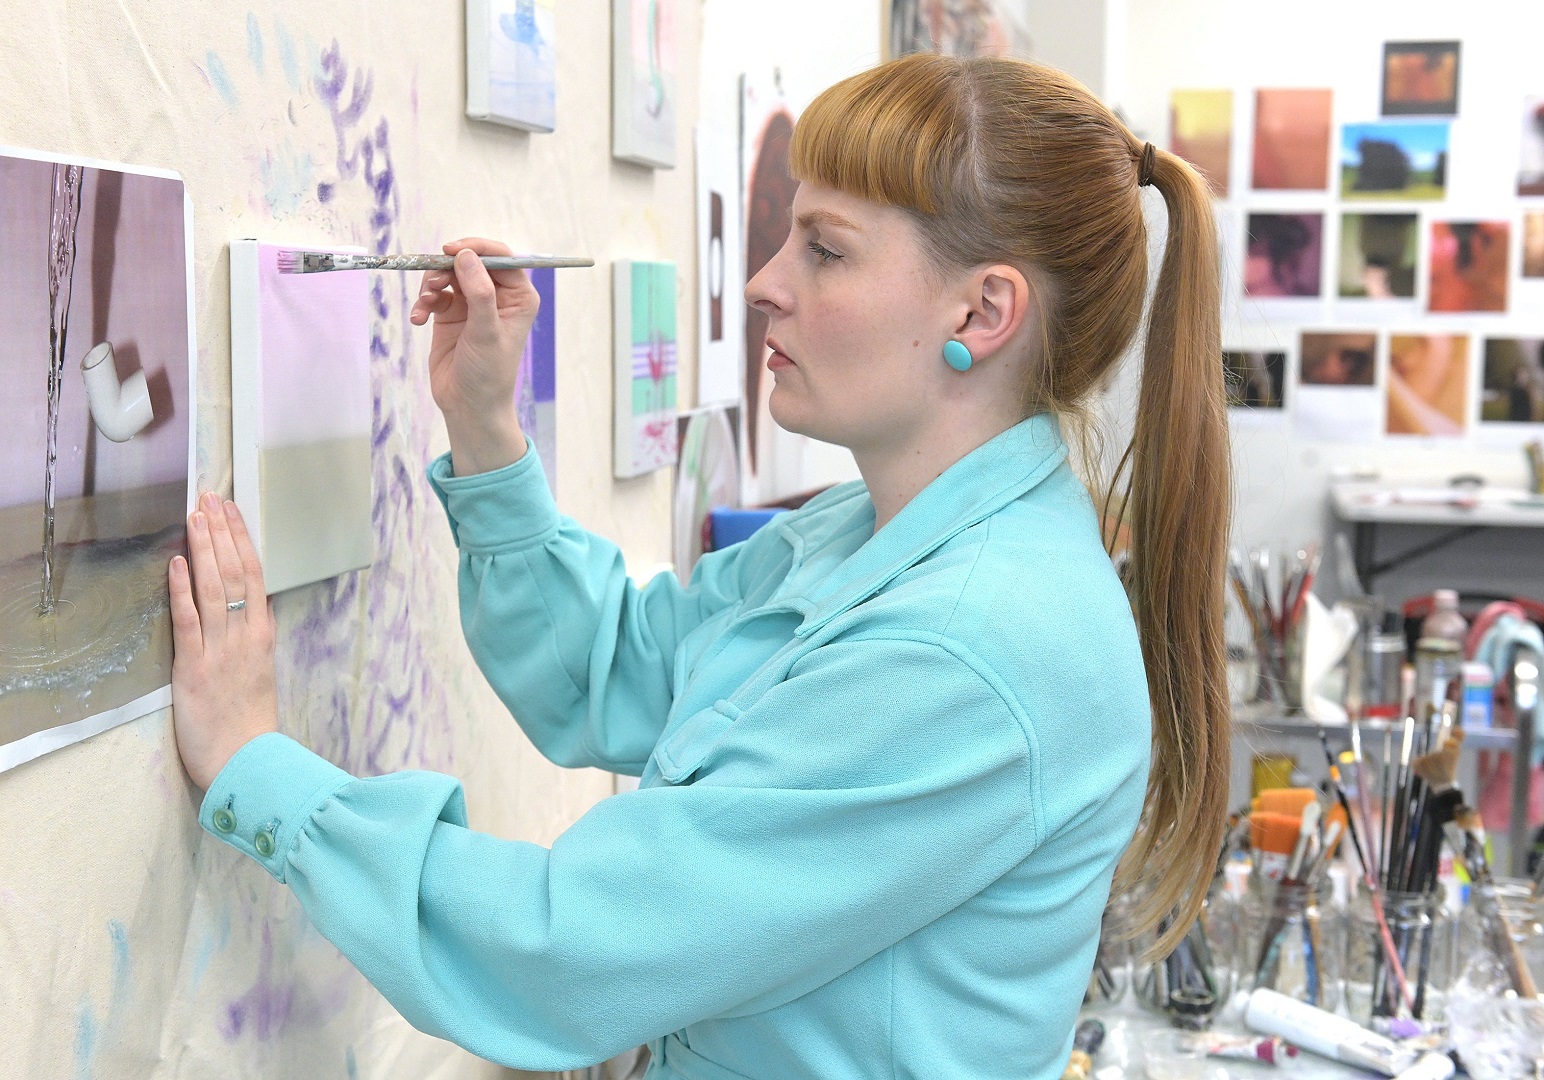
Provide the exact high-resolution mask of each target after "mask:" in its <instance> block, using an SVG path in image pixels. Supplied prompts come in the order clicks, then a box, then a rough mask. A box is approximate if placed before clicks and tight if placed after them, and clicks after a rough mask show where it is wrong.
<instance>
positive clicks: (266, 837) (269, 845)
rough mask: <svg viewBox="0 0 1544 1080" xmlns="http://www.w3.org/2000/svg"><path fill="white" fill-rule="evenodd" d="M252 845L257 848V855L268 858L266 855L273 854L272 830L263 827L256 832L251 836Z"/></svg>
mask: <svg viewBox="0 0 1544 1080" xmlns="http://www.w3.org/2000/svg"><path fill="white" fill-rule="evenodd" d="M252 846H253V847H255V848H256V849H257V853H258V854H259V855H261V856H262V857H263V858H265V859H266V858H268V856H270V855H272V854H273V831H272V830H271V829H264V830H263V831H262V832H260V833H258V834H257V835H256V836H255V837H253V838H252Z"/></svg>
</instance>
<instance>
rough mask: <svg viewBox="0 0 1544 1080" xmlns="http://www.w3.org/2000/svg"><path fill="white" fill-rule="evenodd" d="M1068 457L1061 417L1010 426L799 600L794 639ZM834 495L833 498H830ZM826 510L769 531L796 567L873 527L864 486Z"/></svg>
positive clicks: (780, 521)
mask: <svg viewBox="0 0 1544 1080" xmlns="http://www.w3.org/2000/svg"><path fill="white" fill-rule="evenodd" d="M1066 457H1067V444H1066V443H1065V442H1063V441H1062V437H1061V427H1060V425H1059V424H1058V422H1057V420H1056V417H1055V416H1054V415H1052V414H1050V413H1041V414H1039V415H1037V416H1032V417H1030V418H1029V419H1028V420H1024V421H1021V422H1020V423H1018V424H1016V425H1014V426H1013V427H1011V428H1009V429H1008V430H1007V431H1005V432H1003V433H1002V434H1001V435H998V436H997V437H996V438H994V439H992V440H990V441H989V442H987V443H985V444H983V445H981V446H979V447H977V448H976V449H975V450H972V451H971V452H970V453H969V454H966V455H965V456H964V457H963V458H961V459H960V460H959V461H957V462H955V463H954V464H953V465H951V466H950V467H949V468H948V469H947V470H946V471H945V472H944V473H943V475H942V476H940V477H938V479H936V480H934V481H933V482H932V483H931V484H929V485H928V486H927V487H925V488H923V489H922V491H921V492H919V493H918V494H917V495H916V496H915V497H914V498H913V499H912V500H911V501H910V502H909V503H907V504H906V505H905V506H904V507H902V508H901V512H900V513H898V514H896V515H895V517H894V518H892V519H891V520H890V521H889V523H887V524H886V525H885V527H884V528H882V529H880V530H879V531H878V532H877V533H875V534H874V535H873V536H872V537H870V538H869V539H868V540H867V541H865V542H864V544H863V546H862V547H860V548H859V549H858V550H857V551H855V552H853V554H852V555H851V556H849V557H848V558H847V559H845V560H844V561H843V562H842V563H841V565H839V566H838V567H837V568H836V569H835V570H833V571H832V572H831V573H830V574H829V575H827V576H826V577H824V578H822V579H821V580H820V581H819V582H818V583H816V584H815V585H814V586H813V587H812V588H810V589H809V590H808V591H807V592H806V593H805V595H804V596H803V597H802V599H803V600H804V601H805V602H806V604H808V605H810V606H809V607H806V606H805V604H800V605H798V606H799V607H800V608H802V609H804V622H803V623H802V624H801V625H800V626H799V628H798V630H797V631H796V634H797V635H798V636H799V637H808V636H809V635H810V634H813V633H815V632H816V631H817V630H819V629H820V628H821V627H823V626H824V625H826V623H828V622H830V621H831V620H832V619H834V618H836V617H837V616H838V615H840V614H842V612H844V611H847V610H849V609H850V608H852V607H854V606H856V605H858V604H860V603H862V602H863V601H865V600H867V599H868V598H869V597H871V596H873V595H874V594H875V593H877V592H879V591H880V590H881V589H883V588H884V587H885V586H886V585H888V584H889V583H890V581H891V580H893V579H894V578H895V577H896V576H897V575H898V574H900V573H901V572H903V571H904V570H906V569H907V568H908V567H911V566H914V565H915V564H917V563H918V562H920V561H921V560H923V559H924V558H926V557H927V556H928V555H930V554H932V553H933V552H934V551H936V550H937V549H938V548H940V547H942V546H943V545H944V544H945V543H947V542H948V541H949V540H950V539H952V538H953V537H955V536H957V535H958V534H959V533H961V532H963V531H964V530H965V529H968V528H970V527H971V526H972V525H975V524H977V523H978V522H980V521H983V520H985V519H986V518H988V517H990V516H991V515H992V514H994V513H996V512H997V511H998V510H1000V509H1002V508H1003V507H1004V506H1006V505H1007V504H1008V503H1010V502H1012V501H1013V500H1015V499H1017V498H1018V497H1019V496H1021V495H1023V494H1024V493H1025V492H1027V491H1029V490H1030V489H1031V488H1033V487H1035V485H1037V484H1039V483H1040V482H1041V481H1042V480H1044V479H1045V478H1046V477H1047V476H1049V475H1050V474H1051V472H1052V471H1053V470H1054V469H1055V468H1056V467H1057V466H1059V465H1060V464H1061V463H1062V462H1063V461H1064V460H1065V459H1066ZM833 494H835V493H833ZM843 495H844V496H845V497H837V498H835V499H833V500H832V501H831V503H830V504H829V510H828V512H827V513H821V514H811V515H805V514H788V515H781V516H780V517H779V518H774V519H773V522H772V525H773V526H774V527H776V528H778V530H779V531H780V532H781V533H782V534H783V536H784V537H785V538H786V539H787V540H788V542H789V543H790V544H791V545H792V546H793V549H794V557H795V560H796V562H797V561H802V555H803V553H804V552H805V551H806V550H810V549H812V548H814V547H817V546H819V545H820V544H821V543H822V542H823V541H825V540H828V539H829V538H830V537H831V535H832V534H833V526H834V525H835V526H838V527H837V528H836V529H835V530H834V531H835V532H840V531H845V529H846V528H852V527H855V526H857V525H859V524H860V523H862V522H866V523H867V525H866V527H868V528H872V527H873V521H874V507H873V502H872V500H871V499H870V498H869V496H868V492H867V490H865V489H864V488H863V486H862V484H861V483H860V484H855V485H853V487H852V490H851V492H850V494H849V493H843Z"/></svg>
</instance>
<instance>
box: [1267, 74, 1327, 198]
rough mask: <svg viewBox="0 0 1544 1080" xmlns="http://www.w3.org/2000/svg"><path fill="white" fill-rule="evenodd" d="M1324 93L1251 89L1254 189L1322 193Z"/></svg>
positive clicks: (1324, 177)
mask: <svg viewBox="0 0 1544 1080" xmlns="http://www.w3.org/2000/svg"><path fill="white" fill-rule="evenodd" d="M1332 100H1333V95H1332V91H1329V90H1297V89H1288V90H1256V91H1255V137H1254V175H1253V177H1252V180H1251V183H1252V185H1253V187H1254V189H1255V190H1256V191H1323V190H1324V189H1325V188H1327V187H1328V186H1329V179H1330V108H1331V104H1332Z"/></svg>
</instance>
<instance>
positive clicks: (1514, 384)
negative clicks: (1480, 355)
mask: <svg viewBox="0 0 1544 1080" xmlns="http://www.w3.org/2000/svg"><path fill="white" fill-rule="evenodd" d="M1480 386H1481V389H1480V421H1481V422H1482V423H1489V424H1544V338H1486V339H1485V369H1484V373H1483V379H1482V382H1481V384H1480Z"/></svg>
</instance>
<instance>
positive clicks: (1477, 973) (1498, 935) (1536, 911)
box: [1458, 878, 1544, 993]
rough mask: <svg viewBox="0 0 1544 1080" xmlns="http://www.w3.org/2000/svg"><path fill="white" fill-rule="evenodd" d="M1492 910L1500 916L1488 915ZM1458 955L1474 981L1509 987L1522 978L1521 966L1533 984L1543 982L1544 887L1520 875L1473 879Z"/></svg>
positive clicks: (1503, 988) (1461, 918)
mask: <svg viewBox="0 0 1544 1080" xmlns="http://www.w3.org/2000/svg"><path fill="white" fill-rule="evenodd" d="M1491 911H1493V912H1495V914H1496V916H1499V918H1497V917H1490V918H1487V917H1486V913H1487V912H1491ZM1458 956H1459V964H1460V970H1461V971H1462V972H1463V974H1464V976H1465V977H1466V978H1468V979H1469V981H1470V982H1471V984H1474V985H1485V986H1493V987H1495V988H1496V989H1497V991H1498V992H1500V993H1505V992H1506V991H1507V990H1508V989H1512V987H1513V986H1514V985H1515V984H1516V983H1517V982H1518V981H1521V980H1520V978H1519V976H1520V975H1521V972H1520V971H1518V970H1516V969H1518V968H1522V969H1524V970H1526V971H1527V973H1528V977H1529V978H1530V979H1532V982H1533V987H1534V989H1535V990H1538V989H1539V988H1540V987H1544V893H1539V892H1535V891H1534V886H1533V882H1531V881H1528V880H1525V879H1522V878H1498V879H1495V880H1493V881H1488V882H1484V883H1475V884H1473V885H1471V886H1470V900H1469V903H1468V905H1467V906H1465V908H1464V910H1463V913H1462V914H1461V915H1460V916H1459V919H1458ZM1525 988H1526V986H1525Z"/></svg>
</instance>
